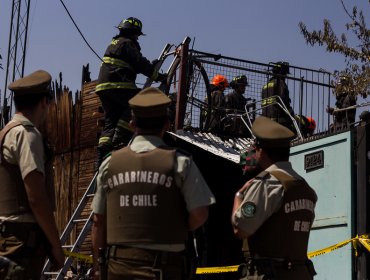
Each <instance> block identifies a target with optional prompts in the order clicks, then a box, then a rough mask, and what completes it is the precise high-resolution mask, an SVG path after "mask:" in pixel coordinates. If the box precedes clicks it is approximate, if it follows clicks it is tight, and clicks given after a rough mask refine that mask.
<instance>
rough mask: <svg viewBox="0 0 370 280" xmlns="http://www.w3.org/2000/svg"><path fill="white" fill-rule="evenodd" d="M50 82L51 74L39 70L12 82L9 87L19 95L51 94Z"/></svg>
mask: <svg viewBox="0 0 370 280" xmlns="http://www.w3.org/2000/svg"><path fill="white" fill-rule="evenodd" d="M50 82H51V76H50V74H49V73H48V72H46V71H44V70H38V71H35V72H33V73H31V74H29V75H28V76H25V77H23V78H20V79H18V80H16V81H14V82H12V83H11V84H10V85H9V86H8V88H9V89H10V90H11V91H13V92H14V94H15V95H18V96H19V95H26V94H51V88H50Z"/></svg>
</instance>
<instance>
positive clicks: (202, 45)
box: [0, 0, 370, 93]
mask: <svg viewBox="0 0 370 280" xmlns="http://www.w3.org/2000/svg"><path fill="white" fill-rule="evenodd" d="M22 1H24V0H22ZM63 1H64V4H65V5H66V7H67V8H68V10H69V12H70V14H71V15H72V17H73V18H74V20H75V22H76V23H77V25H78V27H79V28H80V30H81V32H82V33H83V35H84V36H85V38H86V40H87V41H88V43H89V44H90V45H91V46H92V48H93V49H94V50H95V52H96V53H98V54H99V56H101V57H102V56H103V54H104V51H105V49H106V47H107V45H108V44H109V42H110V40H111V38H112V37H113V36H114V35H116V34H117V29H116V28H115V26H117V25H118V24H119V22H120V21H121V20H122V19H124V18H127V17H130V16H134V17H137V18H139V19H140V20H141V21H142V23H143V32H144V33H145V34H147V35H146V36H141V37H140V39H139V43H140V45H141V47H142V53H143V55H144V56H145V57H147V58H148V59H149V60H153V59H155V58H157V57H158V56H159V54H160V52H161V50H162V49H163V47H164V46H165V44H166V43H171V44H175V45H178V44H180V43H181V42H182V41H183V39H184V38H185V37H186V36H189V37H190V38H191V39H192V43H191V46H193V47H194V49H196V50H199V51H203V52H209V53H220V54H222V55H224V56H230V57H236V58H240V59H245V60H250V61H256V62H262V63H269V62H271V61H280V60H285V61H289V62H290V63H291V64H292V65H295V66H301V67H306V68H312V69H320V68H323V69H325V70H327V71H330V72H332V71H334V70H341V69H344V68H345V61H344V58H343V56H342V55H340V54H332V53H328V52H326V51H325V49H324V48H323V47H319V46H314V47H312V46H309V45H307V44H306V43H305V40H304V38H303V36H302V35H301V34H300V31H299V27H298V24H299V22H301V21H302V22H304V23H305V24H306V25H307V27H308V29H309V30H314V29H320V28H322V26H323V19H324V18H326V19H329V20H330V22H331V23H332V26H333V28H334V31H335V32H336V33H337V34H340V33H342V32H345V23H346V22H349V19H348V16H347V15H346V14H345V11H344V10H343V8H342V5H341V2H340V0H280V1H278V0H228V1H226V0H212V1H210V0H198V1H195V0H184V1H178V0H172V1H169V0H156V1H154V0H105V1H103V0H63ZM344 3H345V4H346V5H347V7H348V8H349V9H351V8H352V6H354V5H356V6H357V7H358V8H361V9H362V10H363V12H364V14H365V17H366V16H367V17H366V19H367V22H368V26H369V25H370V24H369V20H370V5H369V2H368V0H344ZM11 4H12V1H11V0H0V54H1V55H2V56H3V59H2V65H3V67H4V70H1V69H0V90H1V92H2V93H3V92H4V84H5V66H6V59H7V50H8V40H9V28H10V17H11ZM28 32H29V33H28V34H29V37H28V42H27V44H28V47H27V54H26V58H25V63H26V64H25V65H26V66H25V74H28V73H30V72H32V71H34V70H38V69H44V70H47V71H48V72H50V74H51V75H52V76H53V78H54V79H57V78H58V76H59V73H60V72H62V74H63V81H64V82H63V84H64V85H66V86H68V87H69V89H70V90H71V91H72V92H75V91H76V90H80V89H81V72H82V66H83V65H86V64H89V65H90V72H91V79H92V80H95V79H97V77H98V73H99V66H100V60H99V59H98V58H97V56H96V55H95V54H94V53H93V52H92V51H91V50H90V49H89V48H88V46H87V45H86V43H85V42H84V41H83V39H82V37H81V35H80V34H79V33H78V31H77V29H76V28H75V27H74V25H73V23H72V21H71V20H70V18H69V17H68V15H67V13H66V11H65V9H64V8H63V6H62V4H61V2H60V0H31V4H30V19H29V31H28Z"/></svg>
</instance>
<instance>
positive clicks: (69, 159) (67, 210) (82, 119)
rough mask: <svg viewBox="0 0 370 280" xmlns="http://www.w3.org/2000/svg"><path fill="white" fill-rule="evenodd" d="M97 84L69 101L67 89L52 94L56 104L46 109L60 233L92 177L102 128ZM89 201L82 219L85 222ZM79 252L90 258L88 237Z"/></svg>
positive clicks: (89, 84) (91, 84) (74, 232)
mask: <svg viewBox="0 0 370 280" xmlns="http://www.w3.org/2000/svg"><path fill="white" fill-rule="evenodd" d="M95 85H96V83H94V82H92V83H86V84H84V85H83V86H82V91H81V92H77V93H76V94H75V95H74V98H73V97H72V93H71V92H70V91H69V90H68V88H64V89H63V90H62V89H57V90H55V92H56V94H55V102H54V103H53V104H51V106H50V107H49V113H48V114H49V115H48V121H47V126H46V128H45V129H46V134H47V138H48V141H49V143H50V146H51V147H52V150H53V153H54V157H53V168H54V186H55V194H56V221H57V226H58V229H59V232H60V233H62V232H63V230H64V229H65V227H66V225H67V224H68V222H69V220H70V218H71V216H72V214H73V212H74V210H75V209H76V207H77V205H78V203H79V202H80V200H81V198H82V197H83V194H84V193H85V191H86V189H87V187H88V186H89V184H90V182H91V179H92V178H93V176H94V168H95V167H94V166H95V160H96V146H97V143H98V137H99V133H100V131H101V128H100V127H99V126H98V122H99V119H100V118H101V117H102V113H99V111H101V109H99V107H100V106H101V105H100V100H99V98H98V96H97V95H96V94H95ZM90 204H91V199H90V200H89V202H88V204H87V206H86V208H85V210H84V211H83V213H82V215H81V217H80V218H81V219H86V218H87V217H88V216H89V214H90V212H91V209H90ZM82 226H83V224H81V225H78V226H77V227H75V230H74V231H73V233H72V234H71V237H70V240H69V241H67V243H66V245H71V244H73V243H74V241H75V239H76V237H77V236H78V234H79V232H80V230H81V229H82ZM80 252H82V253H86V254H91V237H90V235H89V236H88V238H86V240H85V242H84V244H83V245H82V247H81V249H80Z"/></svg>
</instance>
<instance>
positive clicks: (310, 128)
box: [306, 117, 316, 133]
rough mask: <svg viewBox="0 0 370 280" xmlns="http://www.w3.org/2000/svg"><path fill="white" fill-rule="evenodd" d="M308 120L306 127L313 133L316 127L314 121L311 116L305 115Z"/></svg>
mask: <svg viewBox="0 0 370 280" xmlns="http://www.w3.org/2000/svg"><path fill="white" fill-rule="evenodd" d="M306 118H307V121H308V125H307V129H308V130H309V132H310V133H313V132H314V131H315V129H316V121H315V120H314V119H313V118H311V117H306Z"/></svg>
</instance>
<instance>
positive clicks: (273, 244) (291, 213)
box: [248, 171, 317, 260]
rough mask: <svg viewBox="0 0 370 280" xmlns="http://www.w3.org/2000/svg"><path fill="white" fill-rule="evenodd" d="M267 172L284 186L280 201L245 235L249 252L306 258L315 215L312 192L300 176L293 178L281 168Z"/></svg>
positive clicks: (269, 255) (259, 254) (315, 198)
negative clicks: (254, 229)
mask: <svg viewBox="0 0 370 280" xmlns="http://www.w3.org/2000/svg"><path fill="white" fill-rule="evenodd" d="M264 173H266V172H263V173H261V174H264ZM270 174H272V175H273V176H275V177H276V178H277V179H278V180H279V181H280V182H281V184H282V185H283V187H284V198H283V203H282V206H281V207H280V209H279V210H278V211H277V212H275V213H274V214H272V215H271V216H270V218H268V219H267V220H266V221H265V223H264V224H263V225H262V226H261V227H260V228H259V229H258V230H257V231H256V232H255V233H254V234H253V235H252V236H250V237H249V238H248V244H249V248H250V252H251V256H252V258H253V256H256V257H257V256H258V257H263V258H285V259H289V260H306V259H307V246H308V239H309V234H310V230H311V227H312V223H313V220H314V217H315V213H314V208H315V204H316V201H317V196H316V193H315V191H314V190H313V189H312V188H311V187H310V186H309V185H308V184H307V182H306V181H305V180H303V179H296V178H294V177H291V176H289V175H287V174H285V173H283V172H281V171H271V172H270ZM259 176H260V175H259ZM257 177H258V176H257Z"/></svg>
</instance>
